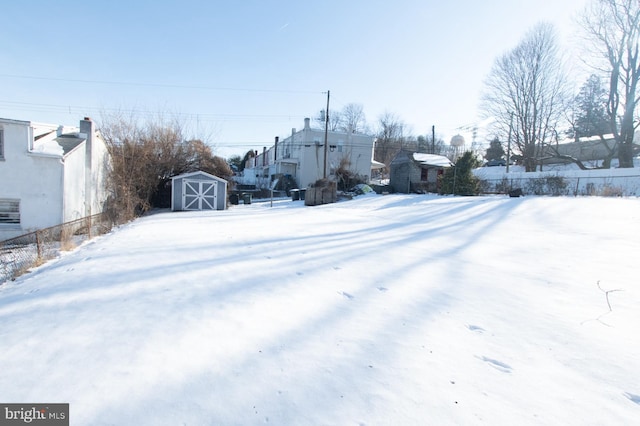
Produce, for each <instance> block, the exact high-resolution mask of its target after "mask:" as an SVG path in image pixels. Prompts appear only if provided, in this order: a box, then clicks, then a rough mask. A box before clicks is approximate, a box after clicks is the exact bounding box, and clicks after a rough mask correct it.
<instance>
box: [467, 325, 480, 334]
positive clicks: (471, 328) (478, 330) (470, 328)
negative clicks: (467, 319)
mask: <svg viewBox="0 0 640 426" xmlns="http://www.w3.org/2000/svg"><path fill="white" fill-rule="evenodd" d="M467 328H468V329H469V330H471V331H475V332H476V333H484V328H482V327H480V326H477V325H473V324H469V325H468V326H467Z"/></svg>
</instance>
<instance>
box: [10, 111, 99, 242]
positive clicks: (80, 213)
mask: <svg viewBox="0 0 640 426" xmlns="http://www.w3.org/2000/svg"><path fill="white" fill-rule="evenodd" d="M108 158H109V157H108V153H107V149H106V145H105V143H104V140H103V139H102V137H101V136H100V134H99V133H98V132H97V131H96V129H95V124H94V122H93V121H91V119H90V118H85V119H84V120H81V121H80V126H79V127H68V126H59V125H53V124H42V123H35V122H31V121H20V120H10V119H4V118H0V181H1V182H2V186H0V240H4V239H8V238H12V237H14V236H18V235H21V234H24V233H27V232H31V231H34V230H37V229H41V228H46V227H49V226H54V225H58V224H61V223H64V222H68V221H71V220H74V219H79V218H82V217H85V216H90V215H92V214H96V213H100V212H102V210H103V205H104V202H105V200H106V190H105V181H106V173H107V166H108Z"/></svg>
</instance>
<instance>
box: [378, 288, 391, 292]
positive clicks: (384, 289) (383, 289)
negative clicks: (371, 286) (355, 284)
mask: <svg viewBox="0 0 640 426" xmlns="http://www.w3.org/2000/svg"><path fill="white" fill-rule="evenodd" d="M388 290H389V289H388V288H386V287H378V291H381V292H383V293H384V292H385V291H388Z"/></svg>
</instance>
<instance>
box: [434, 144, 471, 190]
mask: <svg viewBox="0 0 640 426" xmlns="http://www.w3.org/2000/svg"><path fill="white" fill-rule="evenodd" d="M478 166H480V162H479V161H478V159H477V158H476V157H475V155H473V153H472V152H471V151H467V152H465V153H464V154H463V155H462V157H460V158H458V161H456V164H455V165H454V166H453V167H450V168H449V169H447V171H446V172H445V173H444V175H442V178H441V179H442V180H441V185H440V194H455V195H477V194H478V193H479V192H480V180H479V179H478V178H477V177H475V176H474V175H473V173H472V170H473V169H475V168H476V167H478Z"/></svg>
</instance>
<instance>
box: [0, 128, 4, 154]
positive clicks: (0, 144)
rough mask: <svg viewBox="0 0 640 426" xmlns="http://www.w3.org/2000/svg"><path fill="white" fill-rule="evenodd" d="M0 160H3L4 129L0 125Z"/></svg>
mask: <svg viewBox="0 0 640 426" xmlns="http://www.w3.org/2000/svg"><path fill="white" fill-rule="evenodd" d="M0 160H4V130H3V129H2V128H1V127H0Z"/></svg>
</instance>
